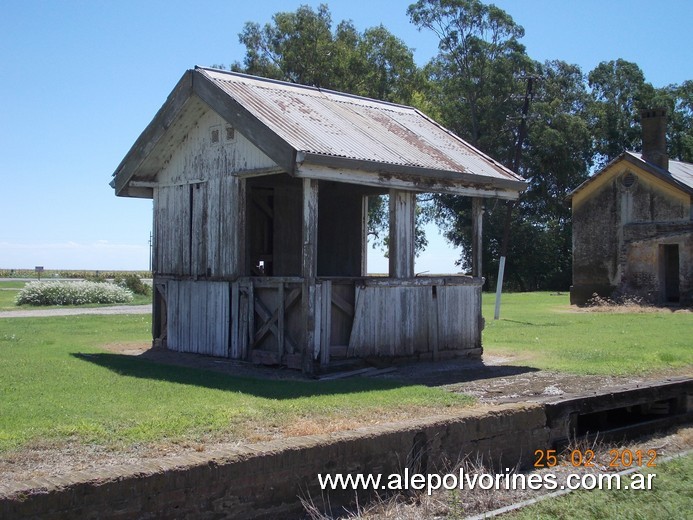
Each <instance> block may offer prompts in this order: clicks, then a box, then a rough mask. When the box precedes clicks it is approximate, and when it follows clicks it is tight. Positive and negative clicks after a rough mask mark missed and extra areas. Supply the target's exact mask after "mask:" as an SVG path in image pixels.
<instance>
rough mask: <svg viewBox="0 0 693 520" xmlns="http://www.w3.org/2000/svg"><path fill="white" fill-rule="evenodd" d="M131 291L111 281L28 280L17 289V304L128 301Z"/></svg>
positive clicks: (74, 303) (79, 303) (129, 300)
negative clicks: (20, 288) (21, 287)
mask: <svg viewBox="0 0 693 520" xmlns="http://www.w3.org/2000/svg"><path fill="white" fill-rule="evenodd" d="M131 301H132V291H130V290H128V289H125V288H123V287H120V286H118V285H115V284H112V283H99V282H87V281H84V282H30V283H28V284H26V285H25V286H24V288H23V289H22V290H20V291H19V294H18V295H17V299H16V300H15V303H16V304H17V305H84V304H87V303H128V302H131Z"/></svg>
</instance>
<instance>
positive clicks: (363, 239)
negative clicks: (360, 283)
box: [361, 195, 368, 276]
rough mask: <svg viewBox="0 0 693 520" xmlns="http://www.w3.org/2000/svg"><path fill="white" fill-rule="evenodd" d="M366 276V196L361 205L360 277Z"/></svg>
mask: <svg viewBox="0 0 693 520" xmlns="http://www.w3.org/2000/svg"><path fill="white" fill-rule="evenodd" d="M367 275H368V196H367V195H364V196H363V197H362V204H361V276H367Z"/></svg>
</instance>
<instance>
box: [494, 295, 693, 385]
mask: <svg viewBox="0 0 693 520" xmlns="http://www.w3.org/2000/svg"><path fill="white" fill-rule="evenodd" d="M494 304H495V295H494V294H484V295H483V311H484V317H485V318H486V328H485V330H484V332H483V345H484V352H485V353H486V354H491V355H498V356H511V357H517V362H518V363H519V362H521V363H522V364H523V365H527V366H531V367H535V368H541V369H550V370H560V371H566V372H570V373H574V374H605V375H607V374H608V375H626V374H644V373H655V372H666V371H674V372H681V371H684V372H685V371H688V373H689V374H690V372H691V367H692V366H693V348H691V346H692V345H693V340H692V339H691V338H692V337H693V313H690V312H688V313H682V312H678V313H673V312H670V311H662V312H652V313H632V314H623V313H610V312H576V309H575V308H574V307H573V308H571V307H570V305H569V297H568V295H567V294H562V295H559V296H556V295H551V294H550V293H515V294H505V295H503V298H502V306H501V319H500V320H498V321H494V320H493V311H494Z"/></svg>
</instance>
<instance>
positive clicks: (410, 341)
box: [348, 279, 481, 358]
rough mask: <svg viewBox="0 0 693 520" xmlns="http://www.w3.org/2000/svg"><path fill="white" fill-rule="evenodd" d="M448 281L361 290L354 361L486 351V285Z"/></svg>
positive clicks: (400, 283) (399, 282)
mask: <svg viewBox="0 0 693 520" xmlns="http://www.w3.org/2000/svg"><path fill="white" fill-rule="evenodd" d="M448 280H449V279H446V280H441V281H440V283H436V282H431V283H428V284H424V283H423V281H418V280H417V279H413V280H412V282H411V283H409V284H408V283H407V281H405V280H397V281H396V282H390V283H386V282H382V283H381V282H378V281H377V280H374V281H372V282H369V281H367V282H366V283H364V284H361V285H357V287H356V302H355V308H354V323H353V329H352V332H351V338H350V340H349V349H348V356H349V357H352V356H353V357H366V356H412V355H420V354H423V353H427V354H428V353H430V354H431V356H432V357H434V358H435V357H436V356H438V355H440V354H442V353H443V352H444V351H448V352H451V353H453V352H454V353H458V354H464V353H465V352H466V353H469V354H473V353H476V351H477V349H480V348H481V330H480V317H481V281H480V280H478V281H474V280H470V282H469V283H465V284H459V283H455V282H450V281H448Z"/></svg>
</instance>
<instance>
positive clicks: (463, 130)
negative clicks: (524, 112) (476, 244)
mask: <svg viewBox="0 0 693 520" xmlns="http://www.w3.org/2000/svg"><path fill="white" fill-rule="evenodd" d="M407 13H408V14H409V17H410V19H411V21H412V22H413V23H414V24H415V25H416V26H417V27H418V28H419V30H421V29H428V30H431V31H433V32H434V33H435V34H436V35H437V36H438V38H439V44H438V49H439V53H438V56H437V57H436V58H434V59H433V60H432V61H431V62H430V63H429V65H428V66H427V69H426V70H427V73H428V77H429V79H430V80H431V83H430V84H431V86H432V90H431V92H430V94H431V95H432V96H433V97H434V98H435V99H436V101H437V104H438V107H439V109H440V112H441V115H442V118H443V122H444V123H445V124H446V125H447V126H448V127H449V128H450V129H451V130H453V131H454V132H456V133H457V134H458V135H460V137H462V138H464V139H466V140H467V141H469V142H470V143H471V144H472V145H474V146H476V147H477V148H479V149H481V150H482V151H484V152H486V153H489V154H490V155H492V156H494V157H496V158H499V159H500V160H501V161H504V162H506V163H507V162H508V161H510V160H511V157H512V145H513V143H514V140H515V139H514V135H513V131H514V129H515V127H514V125H508V123H507V115H509V114H516V113H517V112H518V110H519V106H520V103H521V99H519V98H518V95H519V96H521V94H522V93H523V92H524V83H523V82H522V79H521V78H522V76H523V75H525V73H527V72H528V71H529V69H530V68H531V66H532V63H531V60H529V58H528V57H527V55H526V53H525V49H524V46H523V45H522V44H520V43H519V39H520V38H522V36H523V35H524V29H523V28H522V27H521V26H519V25H517V24H516V23H515V22H514V21H513V19H512V18H511V17H510V16H509V15H508V14H507V13H505V12H504V11H502V10H501V9H498V8H497V7H495V6H492V5H491V6H487V5H484V4H483V3H481V2H480V1H479V0H419V1H418V2H417V3H415V4H412V5H411V6H409V9H408V11H407Z"/></svg>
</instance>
